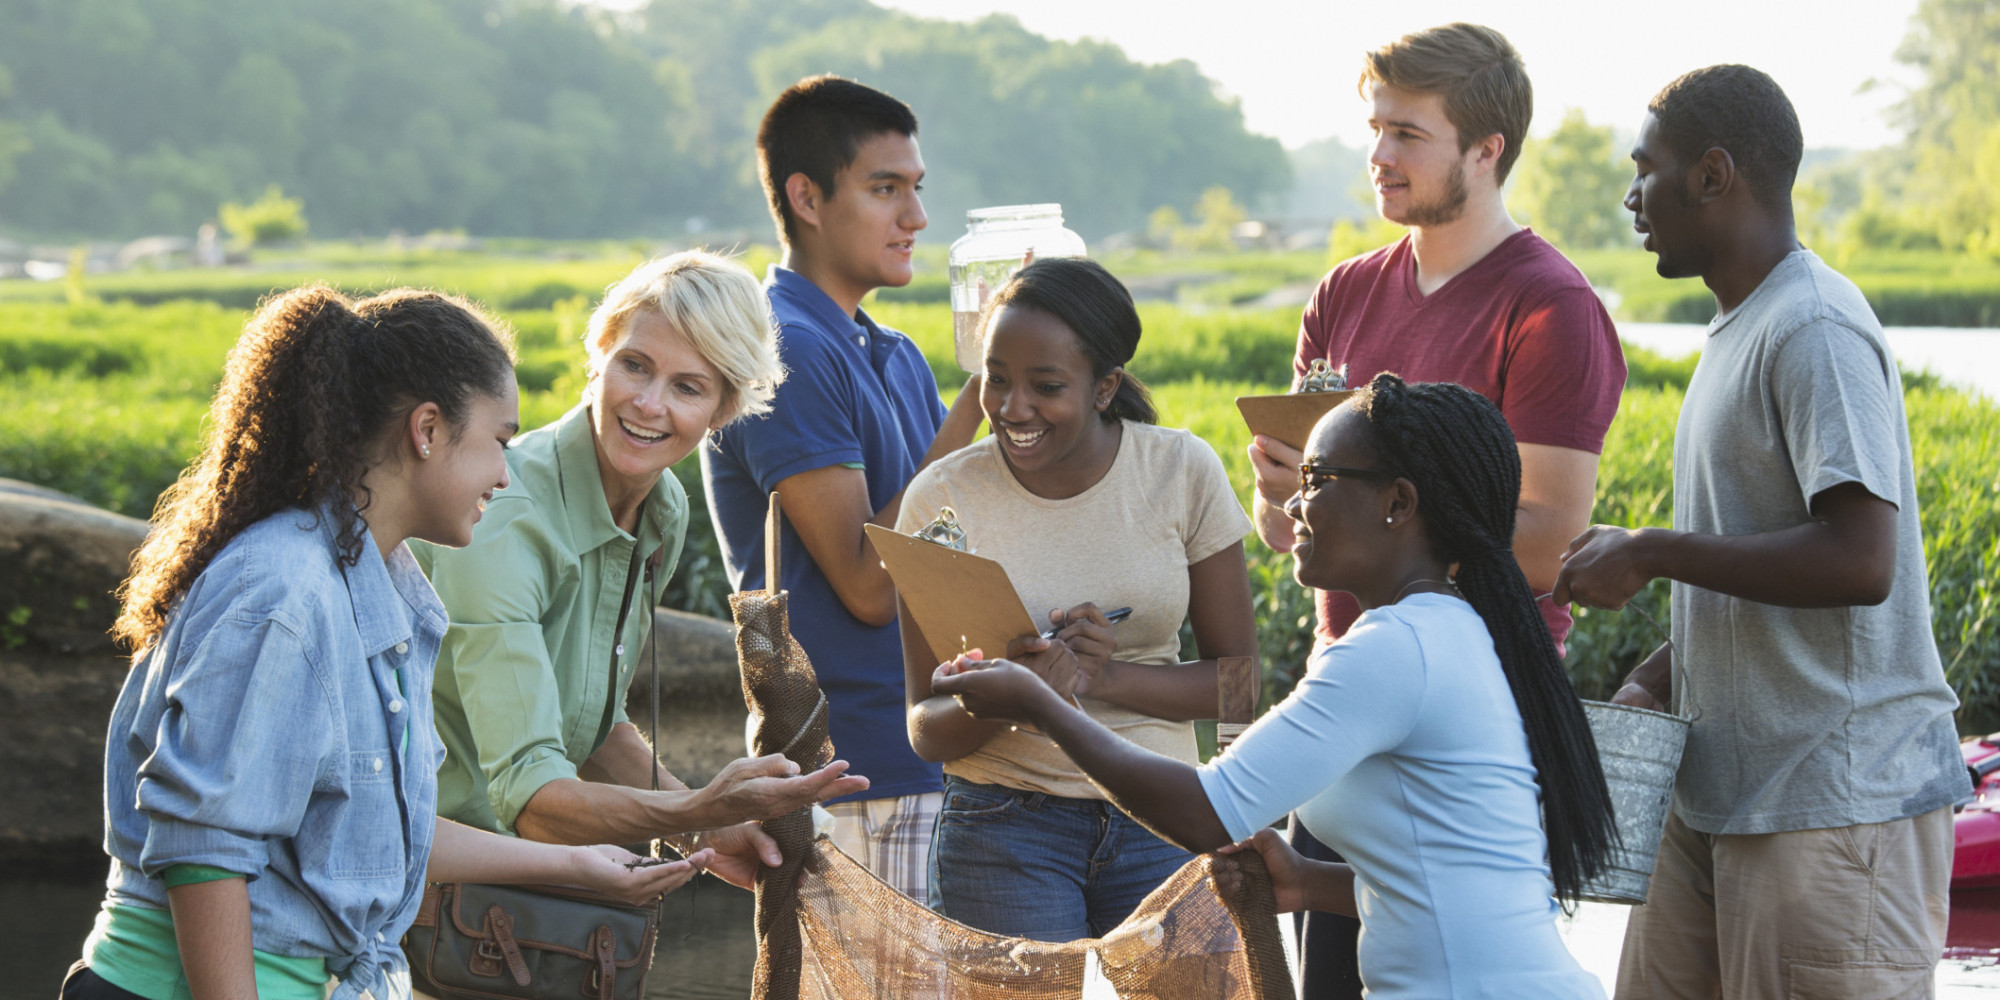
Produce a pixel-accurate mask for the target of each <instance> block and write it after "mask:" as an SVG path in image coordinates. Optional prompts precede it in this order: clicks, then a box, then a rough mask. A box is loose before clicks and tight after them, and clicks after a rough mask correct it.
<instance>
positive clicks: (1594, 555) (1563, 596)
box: [1555, 524, 1658, 611]
mask: <svg viewBox="0 0 2000 1000" xmlns="http://www.w3.org/2000/svg"><path fill="white" fill-rule="evenodd" d="M1657 530H1658V529H1654V528H1638V529H1631V528H1618V527H1613V526H1611V525H1608V524H1597V525H1592V526H1591V527H1589V528H1587V529H1585V531H1584V533H1583V534H1581V535H1578V536H1576V538H1574V539H1572V540H1571V541H1570V543H1569V548H1568V549H1567V550H1565V551H1564V552H1563V557H1562V560H1563V563H1562V571H1561V572H1560V573H1557V574H1556V586H1555V602H1556V604H1558V605H1566V604H1581V605H1583V606H1585V607H1591V608H1606V609H1609V610H1612V611H1616V610H1618V609H1620V608H1622V607H1624V606H1625V602H1627V601H1630V600H1631V599H1632V595H1633V594H1636V593H1638V592H1639V591H1640V589H1641V588H1643V587H1645V586H1646V584H1648V583H1650V582H1652V580H1653V577H1654V576H1656V575H1657V574H1655V573H1653V572H1652V571H1651V570H1650V569H1649V568H1648V566H1647V562H1646V557H1647V555H1648V553H1647V552H1646V546H1647V545H1648V544H1649V542H1650V535H1651V534H1652V533H1653V532H1655V531H1657Z"/></svg>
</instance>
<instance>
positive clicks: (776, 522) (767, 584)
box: [764, 490, 785, 597]
mask: <svg viewBox="0 0 2000 1000" xmlns="http://www.w3.org/2000/svg"><path fill="white" fill-rule="evenodd" d="M784 526H785V516H784V512H783V511H782V510H781V509H780V508H779V507H778V493H777V491H776V490H773V491H771V510H770V512H769V513H767V514H765V515H764V592H765V593H768V594H770V595H771V596H772V597H776V596H778V595H779V594H780V593H782V592H783V591H784V589H785V588H784V586H783V584H782V581H781V580H780V579H779V578H778V550H779V549H780V548H782V546H781V545H779V533H780V532H782V531H783V530H784Z"/></svg>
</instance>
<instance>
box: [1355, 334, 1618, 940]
mask: <svg viewBox="0 0 2000 1000" xmlns="http://www.w3.org/2000/svg"><path fill="white" fill-rule="evenodd" d="M1350 402H1351V403H1352V405H1353V406H1354V407H1355V408H1356V409H1357V410H1359V411H1360V412H1361V414H1362V415H1363V416H1365V417H1367V419H1368V425H1369V428H1370V429H1371V430H1372V431H1373V436H1374V444H1375V447H1376V450H1377V451H1378V452H1379V453H1380V454H1381V456H1382V459H1383V461H1384V462H1385V463H1386V464H1387V465H1388V467H1389V468H1392V469H1395V470H1397V472H1398V474H1399V475H1401V476H1403V477H1405V478H1407V479H1409V480H1410V481H1411V482H1413V483H1415V484H1416V486H1417V505H1418V509H1419V510H1420V511H1422V513H1423V515H1424V529H1425V533H1426V535H1427V536H1428V538H1429V540H1430V542H1431V545H1432V547H1433V548H1434V550H1435V551H1436V553H1437V555H1438V556H1439V557H1440V558H1442V559H1444V560H1446V561H1448V562H1455V563H1457V564H1458V575H1457V577H1456V578H1455V581H1454V582H1455V583H1456V584H1457V586H1458V590H1459V593H1461V594H1463V595H1465V600H1466V603H1468V604H1471V605H1472V608H1473V610H1475V611H1477V612H1479V617H1480V619H1481V620H1482V621H1484V622H1485V623H1486V631H1487V632H1488V633H1489V634H1491V635H1492V637H1493V649H1494V652H1496V653H1497V654H1499V657H1500V668H1501V670H1502V672H1504V673H1505V674H1506V675H1507V686H1508V688H1509V690H1511V691H1513V693H1514V703H1515V705H1516V706H1517V707H1518V708H1519V709H1520V712H1521V725H1522V727H1523V728H1525V729H1526V730H1527V735H1528V753H1529V756H1530V757H1531V758H1532V759H1533V760H1534V764H1535V781H1536V782H1537V783H1538V784H1539V785H1540V786H1541V789H1542V824H1543V827H1544V829H1545V830H1546V831H1547V833H1548V839H1549V870H1550V874H1551V876H1552V877H1553V878H1554V880H1555V887H1556V895H1557V896H1558V897H1559V898H1561V899H1563V900H1564V901H1565V902H1574V901H1575V900H1576V899H1577V896H1578V893H1579V891H1580V890H1581V889H1582V887H1583V885H1584V883H1585V882H1587V881H1589V880H1590V878H1591V877H1592V876H1593V875H1595V874H1596V873H1597V872H1598V871H1600V870H1602V868H1603V866H1604V865H1605V864H1607V863H1608V862H1609V860H1610V852H1611V849H1612V847H1613V846H1614V845H1615V844H1616V843H1617V842H1618V828H1617V825H1616V823H1615V822H1614V820H1613V816H1612V808H1611V793H1610V790H1609V789H1608V788H1606V786H1605V784H1604V770H1603V766H1602V764H1600V762H1599V760H1598V756H1597V741H1596V740H1595V739H1594V738H1593V737H1592V736H1591V733H1590V723H1589V721H1588V720H1587V719H1585V718H1584V714H1583V704H1582V702H1580V701H1578V700H1577V697H1576V689H1575V688H1573V687H1571V686H1570V682H1569V677H1568V675H1566V674H1564V673H1563V669H1562V661H1561V660H1560V659H1559V658H1558V657H1557V656H1556V645H1555V640H1554V639H1553V638H1551V637H1550V636H1549V629H1548V626H1547V625H1546V624H1545V623H1544V622H1543V621H1542V616H1541V612H1540V611H1539V610H1537V608H1536V607H1535V598H1534V592H1533V591H1532V590H1530V589H1528V579H1527V577H1525V576H1523V575H1522V574H1521V564H1520V563H1519V562H1518V561H1517V560H1516V559H1515V556H1514V549H1513V542H1514V514H1515V510H1516V508H1517V507H1518V506H1519V504H1520V499H1521V453H1520V448H1519V447H1518V446H1517V445H1516V444H1515V442H1514V433H1513V431H1512V430H1510V429H1509V428H1508V427H1507V421H1506V419H1505V418H1504V417H1502V416H1501V415H1500V408H1499V407H1497V406H1494V405H1493V403H1492V401H1491V400H1488V399H1487V398H1486V397H1484V396H1481V395H1480V394H1478V393H1476V392H1474V391H1472V390H1471V389H1467V388H1466V387H1464V386H1462V385H1456V384H1453V383H1450V382H1419V383H1415V384H1410V383H1405V382H1404V381H1403V380H1402V379H1401V378H1398V377H1397V376H1395V375H1392V374H1388V373H1384V374H1381V375H1377V376H1375V378H1374V380H1373V381H1371V382H1369V383H1368V385H1367V386H1366V387H1364V388H1363V389H1362V390H1361V391H1360V392H1359V393H1358V394H1356V396H1355V398H1354V399H1353V400H1351V401H1350Z"/></svg>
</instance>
